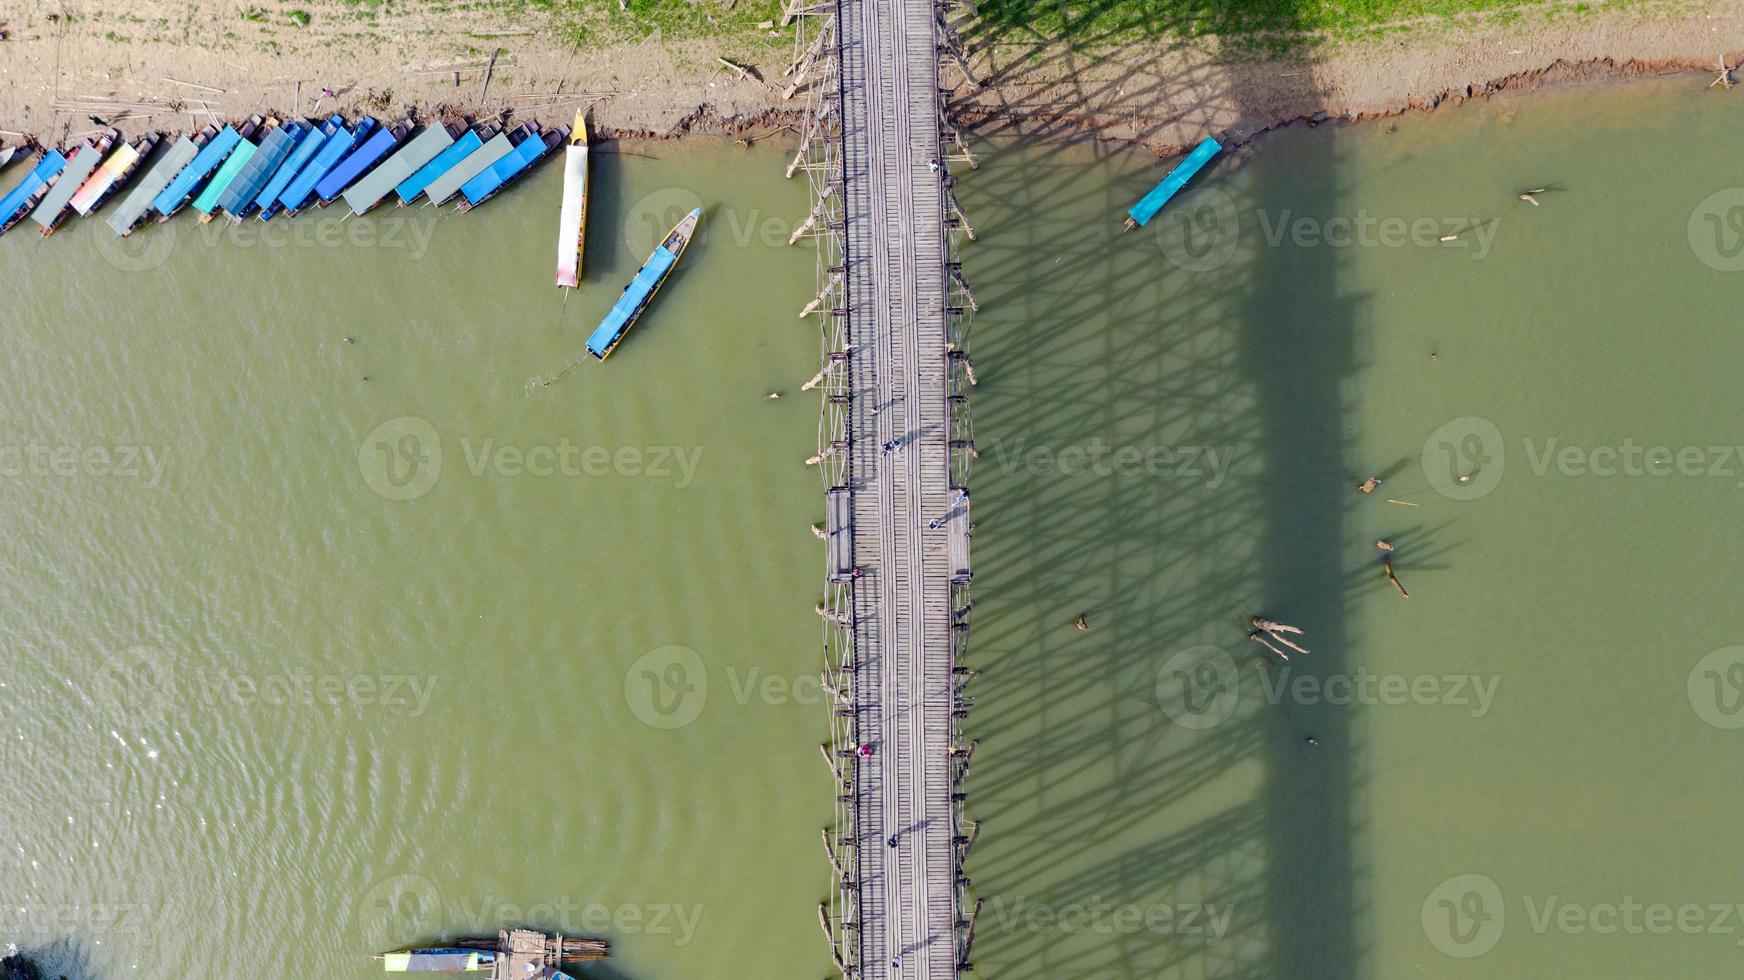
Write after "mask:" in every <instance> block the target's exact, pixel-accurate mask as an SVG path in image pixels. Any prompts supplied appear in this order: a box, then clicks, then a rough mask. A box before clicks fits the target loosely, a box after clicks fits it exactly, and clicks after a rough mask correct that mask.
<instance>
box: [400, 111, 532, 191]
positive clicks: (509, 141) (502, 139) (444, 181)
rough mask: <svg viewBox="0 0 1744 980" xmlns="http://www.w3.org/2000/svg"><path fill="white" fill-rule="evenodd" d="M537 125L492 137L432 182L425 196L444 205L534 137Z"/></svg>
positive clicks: (524, 126) (528, 125)
mask: <svg viewBox="0 0 1744 980" xmlns="http://www.w3.org/2000/svg"><path fill="white" fill-rule="evenodd" d="M532 133H533V127H532V125H531V124H527V125H523V126H521V127H520V128H518V129H515V130H514V131H512V132H502V133H498V134H496V135H495V136H493V137H491V139H490V142H488V143H486V144H485V145H483V146H481V147H479V148H478V149H477V150H475V151H473V152H472V153H471V154H470V155H468V156H467V158H466V159H464V160H462V161H460V162H459V163H457V164H455V165H454V166H453V167H451V168H449V170H448V172H447V173H445V174H443V175H442V176H440V177H438V178H436V179H435V180H433V181H431V182H430V186H429V187H426V188H425V189H424V196H425V197H427V198H429V200H430V203H431V204H434V205H436V206H437V207H441V206H442V205H443V204H446V203H447V202H448V199H449V198H451V197H453V196H454V195H456V194H458V193H460V188H461V187H462V186H463V185H465V184H466V183H467V181H470V180H472V178H474V177H476V176H478V175H479V174H481V173H483V172H484V171H485V170H487V169H489V168H490V167H491V166H492V165H493V164H495V163H496V162H497V161H498V160H501V159H502V158H503V157H506V156H508V155H509V154H510V153H513V152H514V150H515V144H517V143H520V142H522V141H524V140H526V139H529V138H531V136H532Z"/></svg>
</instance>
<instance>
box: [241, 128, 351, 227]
mask: <svg viewBox="0 0 1744 980" xmlns="http://www.w3.org/2000/svg"><path fill="white" fill-rule="evenodd" d="M344 128H345V117H344V116H340V115H337V114H335V115H333V116H331V117H329V118H328V120H327V121H326V122H324V123H322V124H321V125H320V126H318V127H316V128H315V129H313V130H311V131H310V132H308V133H306V134H304V136H303V138H302V139H300V140H298V141H297V146H296V148H295V149H293V150H292V151H291V155H290V156H288V157H286V158H285V162H284V163H283V164H281V165H280V166H279V169H277V170H275V171H273V175H272V179H271V180H269V181H267V182H266V186H265V187H263V188H261V192H260V193H259V194H257V195H255V198H254V206H255V207H256V208H259V209H260V214H259V217H260V220H262V221H271V220H272V218H273V215H275V214H278V213H279V212H280V211H281V210H283V209H284V205H283V204H281V203H280V202H279V197H280V196H281V195H283V194H284V192H285V190H286V189H288V188H289V187H290V186H291V181H293V180H296V179H297V176H298V175H299V174H301V173H302V172H303V168H305V167H307V166H308V165H309V163H310V161H311V160H312V159H313V158H314V156H315V154H317V153H319V152H321V147H323V146H325V145H326V143H327V141H328V140H330V139H332V138H333V134H334V133H337V132H339V131H340V130H342V129H344Z"/></svg>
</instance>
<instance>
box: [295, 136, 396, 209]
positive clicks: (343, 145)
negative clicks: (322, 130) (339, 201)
mask: <svg viewBox="0 0 1744 980" xmlns="http://www.w3.org/2000/svg"><path fill="white" fill-rule="evenodd" d="M377 125H379V124H378V123H377V122H376V121H375V120H374V119H364V120H362V121H360V122H359V123H358V124H357V125H355V126H352V127H351V128H349V129H347V128H345V127H344V126H341V127H339V128H338V129H337V130H334V132H333V135H332V136H329V137H327V141H326V142H325V143H322V144H321V149H319V150H317V151H316V152H315V156H314V158H313V159H311V160H310V161H309V163H308V165H307V166H305V167H304V168H303V169H302V172H300V173H298V174H297V176H296V177H295V178H294V179H293V180H292V181H291V183H290V185H289V186H287V187H286V188H285V192H284V193H283V194H280V195H279V203H280V204H282V205H283V206H284V209H285V214H286V215H288V216H290V217H295V216H296V214H297V212H298V211H301V210H303V208H304V207H305V206H307V205H308V203H309V201H310V199H312V198H313V197H314V196H315V185H316V184H319V183H320V182H321V178H323V177H325V176H327V174H328V173H329V172H330V171H332V169H333V168H334V167H337V166H339V161H340V160H342V159H344V158H345V155H346V154H347V153H350V152H351V148H352V147H354V146H356V145H357V144H358V143H360V142H362V141H363V140H366V139H368V138H369V134H370V133H371V131H373V130H374V129H375V127H376V126H377Z"/></svg>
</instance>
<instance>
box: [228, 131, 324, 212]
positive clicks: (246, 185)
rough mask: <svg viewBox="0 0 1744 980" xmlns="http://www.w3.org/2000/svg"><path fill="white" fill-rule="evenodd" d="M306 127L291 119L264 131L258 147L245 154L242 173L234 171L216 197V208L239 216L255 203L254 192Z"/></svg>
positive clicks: (259, 189)
mask: <svg viewBox="0 0 1744 980" xmlns="http://www.w3.org/2000/svg"><path fill="white" fill-rule="evenodd" d="M308 129H309V127H308V126H307V125H305V124H303V123H300V122H291V123H286V124H284V125H283V126H280V127H278V128H277V129H274V130H273V131H272V132H270V133H268V134H266V139H263V140H261V141H260V149H258V150H256V151H255V153H254V155H253V156H251V157H249V158H248V164H247V165H246V166H244V167H243V168H242V173H240V174H237V175H236V179H235V180H233V181H231V182H230V186H229V187H227V188H225V190H224V194H223V196H221V197H219V198H218V208H219V209H220V210H222V211H226V212H228V213H230V214H231V215H234V216H235V217H238V218H240V217H242V215H243V213H244V212H245V211H246V210H247V209H248V206H249V205H250V204H253V203H254V196H255V195H256V194H259V193H260V191H261V188H263V187H265V186H266V182H267V181H269V180H271V179H272V175H273V172H274V171H276V170H278V168H279V164H282V163H284V162H285V158H286V157H288V156H290V155H291V151H292V150H294V149H296V146H297V139H298V138H299V137H301V136H302V135H303V134H304V133H305V132H307V131H308Z"/></svg>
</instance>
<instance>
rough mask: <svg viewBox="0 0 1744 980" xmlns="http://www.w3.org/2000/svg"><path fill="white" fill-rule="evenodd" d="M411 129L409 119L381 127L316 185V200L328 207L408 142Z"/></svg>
mask: <svg viewBox="0 0 1744 980" xmlns="http://www.w3.org/2000/svg"><path fill="white" fill-rule="evenodd" d="M411 131H412V124H411V123H409V122H403V123H399V124H397V125H395V126H393V127H391V128H377V129H376V131H375V132H374V133H373V134H371V135H370V137H369V139H367V140H365V141H363V142H362V143H361V144H359V145H358V147H357V149H355V150H353V151H351V153H350V154H349V155H347V156H346V157H345V159H343V160H341V161H339V165H338V166H336V167H334V168H333V169H332V170H331V171H329V172H328V174H327V176H325V177H323V178H321V182H320V183H318V184H316V185H315V200H316V202H317V203H319V204H320V205H321V206H322V207H326V206H327V205H329V204H332V203H333V202H334V201H336V200H338V198H339V195H340V194H341V193H343V192H344V191H345V189H346V188H347V187H350V186H351V185H352V184H355V183H357V182H358V181H359V180H361V179H362V178H363V177H364V176H365V175H366V174H368V173H369V172H370V171H371V170H372V169H374V167H375V165H376V164H378V163H380V162H381V160H382V158H383V157H385V156H387V155H388V154H389V153H392V152H393V151H394V149H395V148H396V147H398V146H399V145H400V144H401V143H402V142H404V141H405V139H406V134H407V133H410V132H411Z"/></svg>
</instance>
